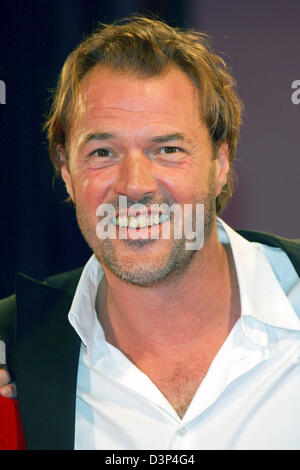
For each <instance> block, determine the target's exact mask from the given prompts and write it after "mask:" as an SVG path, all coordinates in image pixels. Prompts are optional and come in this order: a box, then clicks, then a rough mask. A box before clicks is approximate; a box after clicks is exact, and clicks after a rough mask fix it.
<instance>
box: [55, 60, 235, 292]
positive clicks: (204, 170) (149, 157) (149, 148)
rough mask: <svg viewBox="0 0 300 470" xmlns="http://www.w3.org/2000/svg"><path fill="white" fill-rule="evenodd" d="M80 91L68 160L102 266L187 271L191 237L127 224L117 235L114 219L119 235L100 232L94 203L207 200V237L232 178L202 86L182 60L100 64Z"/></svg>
mask: <svg viewBox="0 0 300 470" xmlns="http://www.w3.org/2000/svg"><path fill="white" fill-rule="evenodd" d="M81 89H82V93H83V101H84V112H83V113H82V114H81V116H80V119H79V122H78V123H77V124H76V127H74V126H73V127H72V128H71V131H70V135H69V167H67V165H66V163H65V162H64V163H63V165H62V177H63V179H64V181H65V183H66V186H67V190H68V192H69V194H70V196H71V198H72V200H73V201H74V203H75V206H76V214H77V219H78V223H79V226H80V229H81V231H82V233H83V236H84V237H85V239H86V240H87V242H88V244H89V245H90V247H91V248H92V250H93V251H94V253H95V255H96V257H97V258H98V260H99V261H100V262H101V263H102V264H103V266H104V269H105V267H106V268H108V269H110V270H111V271H112V272H113V273H114V274H115V275H117V276H118V277H119V278H121V279H123V280H125V281H128V282H132V283H134V284H136V285H140V286H149V285H153V284H155V283H156V282H158V281H162V280H163V279H166V278H168V276H170V275H171V274H174V273H176V272H180V271H182V270H183V269H185V268H186V267H187V266H189V264H190V262H191V261H192V259H193V258H194V256H195V255H196V254H197V253H196V252H195V251H191V250H186V249H185V242H186V240H185V239H184V238H183V239H181V240H180V239H179V240H177V239H174V237H173V236H171V237H170V239H162V237H161V236H159V238H155V239H151V238H149V239H147V240H135V239H134V240H133V239H132V237H131V229H130V228H128V229H125V230H127V239H118V230H119V229H118V227H117V238H116V239H106V240H101V239H99V238H98V236H97V235H96V226H97V223H98V222H99V217H98V216H97V215H96V211H97V208H98V207H99V205H101V204H108V203H110V204H113V205H114V207H115V208H116V210H117V209H118V198H119V196H126V197H127V198H128V201H129V204H130V202H131V203H138V202H140V203H143V204H144V205H146V207H147V208H149V209H150V206H151V204H154V203H156V204H163V203H165V204H168V205H169V206H171V205H172V204H178V205H180V206H181V207H183V206H184V204H190V205H191V204H193V207H194V206H195V204H196V203H202V204H205V230H206V232H205V233H206V236H207V237H208V236H209V234H210V233H211V228H212V226H213V225H214V223H215V212H214V207H215V199H216V196H217V195H218V194H220V192H221V190H222V187H223V185H224V183H225V181H226V174H227V171H228V152H227V145H226V144H222V145H221V147H220V149H219V151H218V154H217V157H216V158H215V159H213V152H212V146H211V142H210V138H209V134H208V131H207V129H206V127H205V125H204V123H203V122H202V120H201V118H200V113H199V97H198V93H197V89H196V87H195V86H194V85H193V84H192V82H191V81H190V80H189V78H188V77H187V76H186V75H185V74H184V73H183V72H182V71H180V70H179V69H177V68H175V67H173V68H171V69H170V70H169V71H167V72H166V73H164V74H163V75H160V76H156V77H151V78H138V77H136V76H135V75H133V74H122V73H120V72H118V71H115V70H112V69H110V68H107V67H104V66H97V67H94V68H93V69H92V70H91V71H90V72H89V73H88V74H87V75H86V76H85V77H84V79H83V80H82V82H81ZM200 105H201V103H200ZM117 215H118V213H117ZM122 215H123V216H124V215H126V214H122ZM146 215H147V214H146ZM118 221H119V219H118V218H117V219H116V223H118ZM163 223H164V222H160V223H159V224H157V220H156V224H155V227H154V226H152V227H151V223H150V227H146V228H145V229H143V230H144V232H145V230H148V232H149V233H150V231H151V230H156V232H157V231H158V232H159V234H161V230H162V224H163ZM170 223H171V225H172V223H173V219H172V218H171V221H170ZM141 232H142V230H141ZM135 233H137V231H136V230H135ZM171 234H172V227H171ZM204 244H205V242H204ZM200 251H201V250H200ZM198 256H199V254H198Z"/></svg>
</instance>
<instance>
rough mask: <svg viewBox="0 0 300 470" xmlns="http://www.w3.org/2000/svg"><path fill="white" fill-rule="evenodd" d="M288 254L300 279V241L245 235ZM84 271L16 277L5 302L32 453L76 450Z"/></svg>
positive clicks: (1, 322) (6, 333) (3, 319)
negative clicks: (78, 293)
mask: <svg viewBox="0 0 300 470" xmlns="http://www.w3.org/2000/svg"><path fill="white" fill-rule="evenodd" d="M239 233H240V234H241V235H242V236H244V237H245V238H247V239H248V240H250V241H256V242H259V243H264V244H266V245H271V246H276V247H280V248H282V249H283V250H284V251H285V252H286V253H287V255H288V256H289V258H290V260H291V262H292V263H293V265H294V267H295V269H296V271H297V273H298V274H299V276H300V240H288V239H284V238H280V237H277V236H275V235H270V234H265V233H260V232H250V231H239ZM81 272H82V268H81V269H77V270H74V271H71V272H69V273H65V274H60V275H57V276H53V277H51V278H48V279H47V280H46V281H45V282H40V281H36V280H34V279H32V278H30V277H28V276H26V275H24V274H18V275H17V277H16V293H15V295H12V296H10V297H8V298H6V299H4V300H2V301H0V339H3V340H4V341H5V343H6V346H7V364H8V367H9V370H10V373H11V374H12V376H13V378H14V379H15V380H16V382H17V389H18V401H19V407H20V412H21V417H22V423H23V429H24V433H25V438H26V443H27V447H28V449H36V450H39V449H41V450H46V449H51V450H57V449H62V450H67V449H73V446H74V431H75V399H76V379H77V368H78V358H79V350H80V338H79V337H78V335H77V334H76V332H75V330H74V329H73V327H72V326H71V325H70V323H69V321H68V312H69V309H70V306H71V303H72V300H73V296H74V293H75V290H76V286H77V283H78V281H79V278H80V275H81Z"/></svg>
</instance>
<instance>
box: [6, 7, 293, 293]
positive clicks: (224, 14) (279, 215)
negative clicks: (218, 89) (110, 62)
mask: <svg viewBox="0 0 300 470" xmlns="http://www.w3.org/2000/svg"><path fill="white" fill-rule="evenodd" d="M134 12H138V13H147V14H149V13H155V14H157V15H158V16H159V17H160V18H161V19H164V20H166V21H167V22H168V23H169V24H170V25H172V26H181V27H182V26H183V27H184V26H187V27H196V28H198V29H201V30H204V31H205V32H207V33H208V34H210V35H211V36H212V37H213V39H214V43H215V45H216V49H217V51H218V52H219V53H220V54H221V55H223V57H224V58H225V60H227V61H228V62H229V65H230V67H231V70H232V71H233V73H234V75H235V77H236V79H237V82H238V91H239V93H240V96H241V97H242V99H243V101H244V103H245V109H246V113H245V117H244V125H243V128H242V136H241V142H240V146H239V149H238V160H237V164H236V170H237V173H238V175H239V184H238V186H237V188H236V191H235V194H234V197H233V199H232V201H231V202H230V204H229V205H228V207H227V209H226V211H225V212H224V213H223V214H222V217H223V219H224V220H225V221H226V222H227V223H229V224H231V225H232V226H233V227H234V228H248V229H254V230H262V231H267V232H273V233H277V234H279V235H282V236H287V237H291V238H299V237H300V221H299V194H300V189H299V186H300V185H299V183H300V178H299V157H300V155H299V153H300V151H299V148H300V130H299V127H300V126H299V124H300V105H295V104H293V103H292V101H291V95H292V92H293V91H294V90H292V88H291V84H292V82H293V81H294V80H300V1H299V0H287V1H283V0H282V1H281V0H260V1H259V0H254V1H252V2H248V1H247V2H246V1H240V0H227V1H225V0H214V1H211V0H210V1H209V0H199V1H196V0H189V1H188V0H177V1H176V0H165V1H160V2H158V1H154V0H152V1H151V0H143V1H137V0H136V1H133V0H132V1H130V0H124V1H121V0H119V1H117V0H110V1H104V0H103V1H101V0H52V1H48V0H12V1H11V2H6V3H5V6H4V5H3V3H2V4H1V6H0V80H3V81H4V82H5V84H6V104H3V105H0V223H1V231H0V257H1V258H0V259H1V274H0V298H2V297H5V296H6V295H9V294H11V293H12V292H13V290H14V277H15V274H16V272H19V271H22V272H25V273H27V274H28V275H30V276H33V277H36V278H38V279H43V278H44V277H46V276H49V275H51V274H55V273H58V272H62V271H66V270H69V269H73V268H75V267H78V266H80V265H83V264H84V263H85V262H86V260H87V259H88V257H89V256H90V250H89V248H88V247H87V245H86V243H85V242H84V240H83V239H82V237H81V235H80V232H79V229H78V228H77V224H76V220H75V217H74V211H73V208H72V207H70V206H68V205H66V204H65V203H63V202H62V201H63V200H64V198H65V196H66V194H65V192H64V188H63V186H62V185H61V183H59V182H56V183H55V184H54V185H53V184H52V176H53V170H52V167H51V164H50V162H49V161H48V153H47V143H46V141H45V136H44V135H43V134H42V124H43V120H44V117H43V116H44V114H45V112H46V111H47V109H48V108H47V98H48V97H49V89H50V88H52V87H54V86H55V83H56V80H57V77H58V73H59V71H60V69H61V67H62V65H63V62H64V60H65V58H66V56H67V54H68V53H69V52H71V50H72V49H73V48H74V47H75V46H76V45H77V44H78V43H79V42H80V40H81V39H82V36H83V35H84V34H87V33H89V32H90V31H91V29H92V28H94V27H95V26H96V24H97V22H98V21H102V22H110V21H112V20H116V19H118V18H121V17H123V16H127V15H129V14H131V13H134Z"/></svg>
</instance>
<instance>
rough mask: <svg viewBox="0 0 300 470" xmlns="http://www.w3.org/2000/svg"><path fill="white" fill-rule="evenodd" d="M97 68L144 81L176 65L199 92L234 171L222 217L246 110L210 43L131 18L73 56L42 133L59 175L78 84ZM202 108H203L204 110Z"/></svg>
mask: <svg viewBox="0 0 300 470" xmlns="http://www.w3.org/2000/svg"><path fill="white" fill-rule="evenodd" d="M97 64H103V65H107V66H110V67H113V68H115V69H116V70H119V71H122V72H131V73H132V72H133V73H135V74H137V75H138V76H141V77H151V76H155V75H159V74H161V73H163V71H164V70H165V69H166V67H168V66H170V65H176V66H177V67H179V68H180V69H181V70H182V71H183V72H185V73H186V75H187V76H188V77H189V78H190V79H191V80H192V82H193V83H194V84H195V86H196V87H197V89H198V94H199V112H200V114H201V118H202V119H203V120H204V122H205V124H206V126H207V129H208V132H209V134H210V136H211V141H212V146H213V150H214V152H215V154H216V151H217V149H218V146H219V145H220V144H221V142H223V141H226V142H227V144H228V148H229V162H230V170H229V173H228V178H227V184H226V185H225V186H224V188H223V191H222V193H221V194H220V195H219V196H218V197H217V199H216V212H217V214H219V213H220V212H221V211H222V210H223V209H224V207H225V205H226V202H227V200H228V198H229V197H230V196H231V195H232V192H233V184H234V180H235V172H234V168H233V162H234V159H235V156H236V151H237V144H238V140H239V135H240V125H241V114H242V109H243V105H242V102H241V100H240V98H239V96H238V94H237V92H236V89H235V81H234V79H233V77H232V76H231V74H230V73H229V72H228V69H227V65H226V63H225V62H224V60H223V59H222V58H221V57H220V56H218V55H217V54H216V53H215V52H214V50H213V48H212V46H211V41H210V38H209V37H208V36H207V35H206V34H204V33H201V32H198V31H195V30H193V29H185V30H183V29H181V28H174V27H170V26H169V25H167V24H166V23H164V22H163V21H161V20H158V19H152V18H146V17H142V16H133V17H130V18H126V19H124V20H121V21H118V22H115V23H113V24H100V25H99V26H98V27H97V29H96V30H95V31H94V32H93V33H92V34H91V35H89V36H87V37H86V38H85V39H84V40H83V41H82V42H81V43H80V44H79V46H78V47H77V48H76V49H74V50H73V52H71V53H70V55H69V56H68V57H67V60H66V61H65V64H64V66H63V68H62V71H61V74H60V77H59V80H58V83H57V86H56V89H55V90H53V91H54V94H53V101H52V106H51V108H50V112H49V115H48V117H47V121H46V123H45V126H44V129H45V131H46V132H47V137H48V142H49V153H50V159H51V161H52V163H53V165H54V167H55V170H56V174H58V173H60V166H61V160H60V158H59V153H60V152H59V150H61V149H63V150H64V152H65V154H66V155H68V134H69V130H70V127H71V126H72V125H73V124H74V120H76V119H77V118H78V116H79V114H80V110H79V102H80V100H79V98H80V82H81V80H82V79H83V77H84V76H85V75H86V74H87V73H88V72H89V71H90V70H91V69H92V68H93V67H94V66H95V65H97ZM200 103H201V107H200Z"/></svg>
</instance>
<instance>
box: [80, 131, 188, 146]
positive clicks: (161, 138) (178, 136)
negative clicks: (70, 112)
mask: <svg viewBox="0 0 300 470" xmlns="http://www.w3.org/2000/svg"><path fill="white" fill-rule="evenodd" d="M115 138H116V136H115V135H114V134H111V133H109V132H96V133H92V134H87V135H86V136H85V137H84V138H83V140H82V142H81V143H80V147H83V146H85V145H87V144H88V143H89V142H91V141H93V140H100V141H101V140H109V139H115ZM174 140H180V141H184V140H187V141H188V140H189V139H187V138H186V136H185V135H184V134H182V133H180V132H177V133H175V134H165V135H157V136H155V137H152V138H151V139H150V142H153V143H162V142H170V141H174Z"/></svg>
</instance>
